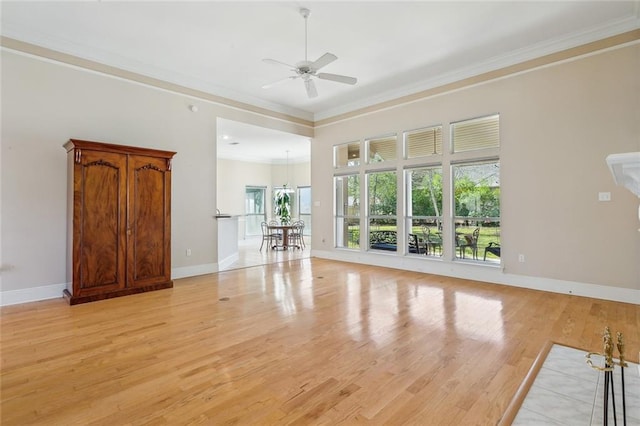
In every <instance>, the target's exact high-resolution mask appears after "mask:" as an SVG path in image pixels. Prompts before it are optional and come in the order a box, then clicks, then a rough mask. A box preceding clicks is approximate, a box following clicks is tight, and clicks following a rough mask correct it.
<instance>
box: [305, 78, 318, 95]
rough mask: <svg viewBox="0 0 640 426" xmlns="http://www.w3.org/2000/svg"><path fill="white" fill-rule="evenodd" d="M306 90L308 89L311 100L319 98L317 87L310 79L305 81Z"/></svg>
mask: <svg viewBox="0 0 640 426" xmlns="http://www.w3.org/2000/svg"><path fill="white" fill-rule="evenodd" d="M304 88H305V89H307V96H309V97H310V98H315V97H317V96H318V91H317V90H316V85H315V83H314V82H313V80H311V79H310V78H308V79H306V80H305V81H304Z"/></svg>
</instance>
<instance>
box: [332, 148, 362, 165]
mask: <svg viewBox="0 0 640 426" xmlns="http://www.w3.org/2000/svg"><path fill="white" fill-rule="evenodd" d="M359 165H360V142H349V143H345V144H342V145H336V146H334V147H333V166H334V167H335V168H339V167H354V166H359Z"/></svg>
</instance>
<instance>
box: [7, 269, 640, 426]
mask: <svg viewBox="0 0 640 426" xmlns="http://www.w3.org/2000/svg"><path fill="white" fill-rule="evenodd" d="M0 325H1V341H0V344H1V345H2V346H1V350H2V371H1V380H2V383H1V384H2V389H1V390H2V394H1V398H2V405H1V410H2V411H1V414H0V415H1V420H2V425H5V426H6V425H27V424H42V425H74V424H80V425H124V424H132V425H142V424H152V425H160V424H172V425H180V424H216V425H220V424H241V425H262V424H289V423H292V424H327V425H334V424H358V423H365V424H390V425H398V424H417V425H446V424H451V425H472V424H480V425H494V424H496V423H497V422H498V421H499V419H500V418H501V416H502V415H503V413H504V410H505V408H506V407H507V405H508V404H509V402H510V400H511V398H512V397H513V395H514V393H515V392H516V390H517V388H518V386H519V385H520V383H521V381H522V380H523V379H524V377H525V375H526V373H527V371H528V370H529V368H530V366H531V364H532V362H533V360H534V359H535V357H536V355H537V354H538V352H539V351H540V349H541V348H542V347H543V345H544V343H545V342H546V341H547V340H549V339H550V340H554V341H556V342H558V343H562V344H564V345H569V346H573V347H578V348H584V349H586V350H593V351H600V350H601V349H602V348H601V346H602V342H601V333H602V330H603V328H604V326H605V325H609V326H610V327H611V329H612V331H614V332H615V331H621V332H623V333H624V335H625V337H626V341H627V350H628V355H629V358H630V359H631V360H633V361H635V362H637V361H638V351H639V350H640V306H638V305H631V304H623V303H614V302H607V301H602V300H596V299H588V298H582V297H576V296H570V295H559V294H551V293H544V292H538V291H531V290H524V289H519V288H515V287H507V286H499V285H494V284H485V283H480V282H473V281H466V280H460V279H454V278H446V277H441V276H435V275H428V274H422V273H414V272H406V271H399V270H393V269H385V268H377V267H369V266H363V265H355V264H349V263H340V262H334V261H328V260H320V259H314V258H312V259H302V260H295V261H288V262H283V263H279V264H271V265H266V266H258V267H253V268H245V269H238V270H234V271H228V272H222V273H219V274H214V275H206V276H201V277H195V278H187V279H181V280H177V281H176V282H175V287H174V288H173V289H168V290H160V291H156V292H152V293H146V294H139V295H133V296H126V297H122V298H118V299H112V300H106V301H101V302H94V303H89V304H84V305H77V306H73V307H70V306H67V305H66V303H65V302H64V301H63V300H62V299H59V300H50V301H44V302H36V303H30V304H24V305H15V306H9V307H4V308H2V310H1V324H0ZM585 368H588V367H587V366H586V365H585Z"/></svg>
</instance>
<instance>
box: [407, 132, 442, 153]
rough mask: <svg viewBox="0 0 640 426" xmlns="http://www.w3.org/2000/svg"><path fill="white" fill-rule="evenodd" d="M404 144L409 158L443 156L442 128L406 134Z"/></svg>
mask: <svg viewBox="0 0 640 426" xmlns="http://www.w3.org/2000/svg"><path fill="white" fill-rule="evenodd" d="M404 143H405V152H406V153H407V158H416V157H426V156H428V155H438V154H442V126H436V127H430V128H427V129H419V130H413V131H411V132H405V134H404Z"/></svg>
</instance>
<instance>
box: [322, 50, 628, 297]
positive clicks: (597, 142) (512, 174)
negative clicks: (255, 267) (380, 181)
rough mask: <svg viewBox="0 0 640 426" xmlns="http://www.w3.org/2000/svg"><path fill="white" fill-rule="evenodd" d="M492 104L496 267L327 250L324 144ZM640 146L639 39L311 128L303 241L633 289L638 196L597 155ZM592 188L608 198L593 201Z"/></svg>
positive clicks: (358, 257)
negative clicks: (307, 226) (307, 225)
mask: <svg viewBox="0 0 640 426" xmlns="http://www.w3.org/2000/svg"><path fill="white" fill-rule="evenodd" d="M496 112H497V113H500V126H501V152H500V159H501V190H502V230H501V238H502V247H503V258H502V262H503V266H504V271H502V270H501V269H499V268H494V269H491V270H489V269H490V268H486V267H478V266H476V267H475V269H474V267H470V266H468V265H460V263H458V264H456V263H455V262H452V261H449V260H447V259H444V260H443V261H429V260H427V259H420V261H419V262H420V263H417V262H413V261H412V260H410V259H407V258H406V257H405V258H404V259H398V258H396V259H397V260H395V261H394V260H390V258H389V256H388V255H387V256H385V257H381V256H382V255H375V254H368V253H365V252H360V253H357V254H353V253H349V252H347V251H345V250H340V249H334V248H333V241H334V239H333V235H332V232H333V231H332V229H333V223H332V217H333V198H332V197H333V192H332V188H331V187H330V185H328V182H330V181H331V179H332V175H333V169H332V161H331V155H332V147H333V145H334V144H338V143H344V142H350V141H353V140H359V139H360V140H362V139H363V138H366V137H370V136H376V135H385V134H389V133H392V132H396V133H398V134H399V135H401V134H402V131H404V130H411V129H415V128H420V127H424V126H428V125H433V124H443V125H444V126H445V129H446V131H445V132H444V133H445V137H446V138H448V137H449V135H448V133H449V132H448V123H450V122H452V121H457V120H462V119H467V118H473V117H478V116H483V115H487V114H491V113H496ZM639 150H640V45H639V44H635V45H633V46H629V47H624V48H619V49H616V50H611V51H607V52H603V53H600V54H596V55H593V56H589V57H584V58H581V59H577V60H573V61H569V62H565V63H562V64H556V65H553V66H549V67H546V68H542V69H538V70H535V71H530V72H527V73H524V74H520V75H515V76H510V77H508V78H503V79H501V80H498V81H493V82H488V83H485V84H481V85H478V86H475V87H469V88H466V89H462V90H458V91H455V92H451V93H447V94H443V95H439V96H435V97H432V98H428V99H423V100H420V101H416V102H413V103H411V104H407V105H403V106H397V107H394V108H390V109H387V110H383V111H379V112H374V113H370V114H368V115H365V116H360V117H356V118H352V119H347V120H344V121H340V122H338V123H334V124H328V125H324V126H320V127H316V130H315V138H314V142H313V144H312V158H313V168H312V184H313V188H314V201H315V202H316V207H315V208H314V211H313V213H314V222H313V233H314V236H315V238H314V240H313V248H314V249H315V250H316V254H317V255H320V256H324V257H330V258H345V259H349V260H355V261H359V262H364V263H372V264H376V263H377V264H380V262H383V264H386V265H391V266H397V267H401V268H408V269H416V270H422V271H425V272H437V273H445V274H447V275H449V274H451V275H464V276H467V277H478V278H480V277H481V278H482V279H486V280H489V281H495V282H505V281H506V282H509V279H505V275H507V274H508V275H509V276H510V277H517V276H530V277H539V278H546V279H550V281H546V283H551V284H550V285H551V286H553V285H554V281H553V280H560V281H563V282H564V281H568V282H575V283H590V284H597V285H601V286H612V287H620V288H627V289H635V290H640V232H638V228H639V227H640V223H639V221H638V217H637V214H638V198H637V197H635V196H634V195H633V194H632V193H631V192H629V191H627V190H626V189H624V188H622V187H618V186H615V184H614V182H613V179H612V177H611V174H610V173H609V170H608V168H607V165H606V163H605V157H606V156H607V155H608V154H611V153H620V152H629V151H639ZM400 170H401V168H400V167H398V171H400ZM601 191H610V192H611V198H612V201H611V202H598V192H601ZM318 203H319V204H320V206H317V204H318ZM323 240H324V243H323ZM518 254H524V255H525V259H526V262H525V263H520V262H518ZM398 257H402V256H398ZM381 259H382V260H381ZM511 281H517V279H515V280H511ZM523 282H524V280H523ZM529 282H530V281H529ZM576 293H580V291H579V289H578V290H577V291H576ZM635 294H636V301H638V300H640V297H637V295H638V293H635Z"/></svg>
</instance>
